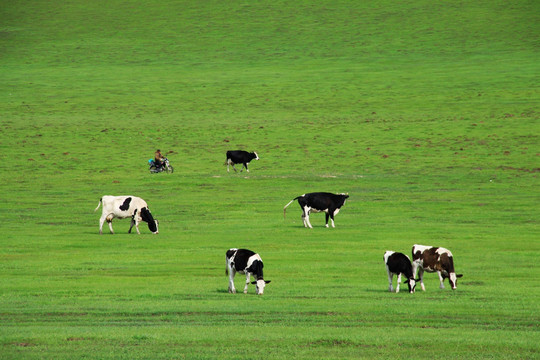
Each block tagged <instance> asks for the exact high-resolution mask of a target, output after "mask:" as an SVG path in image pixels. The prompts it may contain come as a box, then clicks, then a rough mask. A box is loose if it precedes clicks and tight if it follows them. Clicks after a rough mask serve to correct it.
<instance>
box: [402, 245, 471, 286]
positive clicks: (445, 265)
mask: <svg viewBox="0 0 540 360" xmlns="http://www.w3.org/2000/svg"><path fill="white" fill-rule="evenodd" d="M412 257H413V275H414V274H416V270H417V269H418V278H419V280H420V286H421V287H422V290H424V291H426V288H425V286H424V270H425V271H427V272H437V274H439V280H440V282H441V285H440V288H441V289H444V284H443V281H444V279H446V278H448V281H449V282H450V286H452V290H455V289H456V287H457V278H460V277H462V276H463V274H457V275H456V271H455V270H454V257H453V255H452V253H451V252H450V250H448V249H445V248H442V247H435V246H424V245H416V244H415V245H413V247H412Z"/></svg>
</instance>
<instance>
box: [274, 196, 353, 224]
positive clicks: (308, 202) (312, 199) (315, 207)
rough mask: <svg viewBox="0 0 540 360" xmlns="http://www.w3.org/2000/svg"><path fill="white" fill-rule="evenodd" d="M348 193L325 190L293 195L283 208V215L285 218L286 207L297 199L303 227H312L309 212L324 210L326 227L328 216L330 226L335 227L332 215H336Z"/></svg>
mask: <svg viewBox="0 0 540 360" xmlns="http://www.w3.org/2000/svg"><path fill="white" fill-rule="evenodd" d="M348 197H349V195H347V194H332V193H326V192H316V193H309V194H304V195H301V196H298V197H295V198H294V199H292V200H291V201H289V203H288V204H287V205H285V207H284V208H283V217H284V218H285V212H286V211H287V207H288V206H289V205H290V204H291V203H292V202H293V201H294V200H298V204H299V205H300V207H301V208H302V221H303V222H304V226H305V227H309V228H310V229H312V228H313V226H311V223H310V222H309V214H310V213H311V212H325V213H326V227H328V218H330V219H331V220H332V227H333V228H335V227H336V226H335V224H334V216H336V215H337V213H338V212H339V210H340V209H341V207H342V206H343V205H344V204H345V201H346V200H347V198H348Z"/></svg>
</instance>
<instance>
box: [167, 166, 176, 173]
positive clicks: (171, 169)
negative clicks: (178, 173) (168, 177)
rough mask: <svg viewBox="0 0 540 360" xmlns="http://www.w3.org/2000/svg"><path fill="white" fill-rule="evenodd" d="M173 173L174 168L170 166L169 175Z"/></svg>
mask: <svg viewBox="0 0 540 360" xmlns="http://www.w3.org/2000/svg"><path fill="white" fill-rule="evenodd" d="M173 172H174V168H173V167H172V166H171V165H169V167H167V173H168V174H172V173H173Z"/></svg>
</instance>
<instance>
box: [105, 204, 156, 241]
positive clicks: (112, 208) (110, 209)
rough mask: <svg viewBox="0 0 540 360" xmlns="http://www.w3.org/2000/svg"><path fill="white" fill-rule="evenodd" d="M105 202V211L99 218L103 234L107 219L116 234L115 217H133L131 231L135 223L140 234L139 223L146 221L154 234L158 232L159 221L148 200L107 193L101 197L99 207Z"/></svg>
mask: <svg viewBox="0 0 540 360" xmlns="http://www.w3.org/2000/svg"><path fill="white" fill-rule="evenodd" d="M101 204H103V208H102V209H103V211H102V213H101V218H100V219H99V233H100V234H103V223H104V222H105V220H107V223H108V224H109V229H110V230H111V234H114V231H113V228H112V220H113V219H114V218H118V219H125V218H131V226H130V227H129V233H131V229H132V228H133V225H135V229H137V234H140V231H139V223H140V222H141V221H146V222H147V223H148V228H149V229H150V231H151V232H152V233H153V234H157V233H158V221H157V220H155V219H154V218H153V217H152V214H151V213H150V210H149V209H148V205H147V204H146V201H144V200H143V199H141V198H139V197H136V196H111V195H105V196H103V197H102V198H101V199H99V203H98V206H97V208H96V209H95V210H94V211H97V209H99V206H100V205H101Z"/></svg>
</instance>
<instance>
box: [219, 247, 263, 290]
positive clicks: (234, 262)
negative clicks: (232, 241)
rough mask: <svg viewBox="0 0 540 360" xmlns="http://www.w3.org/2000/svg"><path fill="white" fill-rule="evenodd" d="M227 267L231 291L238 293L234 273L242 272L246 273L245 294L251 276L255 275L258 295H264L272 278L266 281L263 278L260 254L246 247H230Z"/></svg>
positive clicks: (226, 271)
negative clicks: (266, 286)
mask: <svg viewBox="0 0 540 360" xmlns="http://www.w3.org/2000/svg"><path fill="white" fill-rule="evenodd" d="M226 260H227V267H226V268H225V274H226V275H229V292H230V293H233V294H236V289H235V288H234V275H235V274H236V273H237V272H238V273H240V274H246V286H245V287H244V294H247V291H248V285H249V281H250V276H251V275H253V277H255V279H256V281H253V282H252V284H255V286H256V288H255V290H256V292H257V295H262V294H263V292H264V287H265V285H266V284H268V283H269V282H270V281H271V280H268V281H265V280H264V278H263V261H262V259H261V257H260V256H259V254H256V253H254V252H253V251H251V250H246V249H229V250H228V251H227V255H226Z"/></svg>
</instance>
